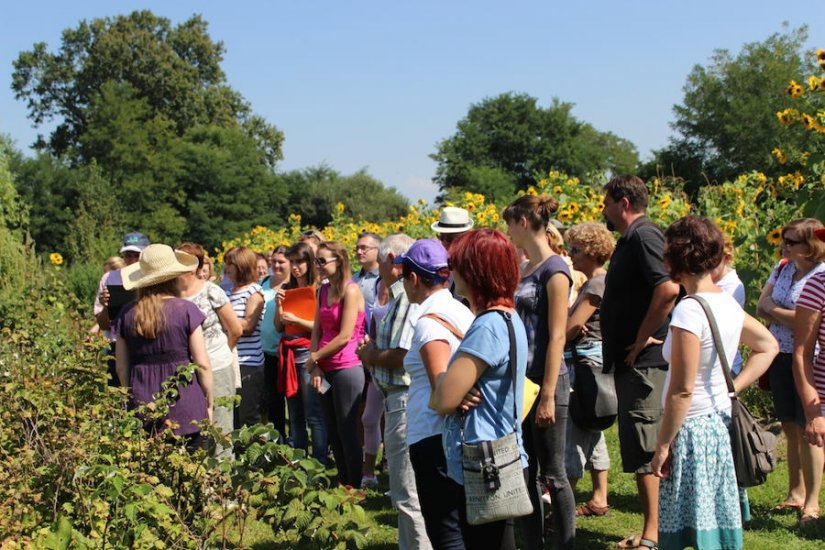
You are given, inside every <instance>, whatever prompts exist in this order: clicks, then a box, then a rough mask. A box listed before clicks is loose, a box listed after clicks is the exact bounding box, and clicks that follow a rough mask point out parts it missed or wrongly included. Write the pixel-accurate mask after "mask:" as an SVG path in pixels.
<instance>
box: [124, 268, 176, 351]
mask: <svg viewBox="0 0 825 550" xmlns="http://www.w3.org/2000/svg"><path fill="white" fill-rule="evenodd" d="M178 295H180V287H179V286H178V278H177V277H175V278H174V279H169V280H168V281H164V282H162V283H158V284H156V285H152V286H147V287H146V288H139V289H138V291H137V297H138V298H137V305H136V306H135V332H136V333H137V334H138V335H139V336H143V337H144V338H146V339H147V340H154V339H155V338H157V337H158V334H160V333H161V332H163V329H164V328H166V319H165V318H164V317H163V301H164V300H163V299H164V297H166V296H178Z"/></svg>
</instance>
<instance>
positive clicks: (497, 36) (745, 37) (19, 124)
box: [0, 0, 825, 200]
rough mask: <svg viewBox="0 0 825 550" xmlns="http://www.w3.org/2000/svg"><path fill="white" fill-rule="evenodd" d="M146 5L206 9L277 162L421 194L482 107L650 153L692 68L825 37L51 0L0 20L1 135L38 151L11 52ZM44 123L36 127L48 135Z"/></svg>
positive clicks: (669, 23)
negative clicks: (607, 134) (437, 158)
mask: <svg viewBox="0 0 825 550" xmlns="http://www.w3.org/2000/svg"><path fill="white" fill-rule="evenodd" d="M135 9H150V10H152V11H153V12H154V13H156V14H158V15H162V16H165V17H168V18H169V19H171V20H172V21H173V22H175V23H177V22H180V21H183V20H185V19H187V18H188V17H190V16H191V15H192V14H193V13H200V14H201V15H202V16H203V17H204V18H205V19H206V20H207V21H208V22H209V32H210V35H211V36H212V38H213V39H214V40H220V41H222V42H223V43H224V46H225V48H226V55H225V59H224V63H223V68H224V70H225V72H226V75H227V78H228V81H229V83H230V85H231V86H232V87H233V88H235V89H236V90H238V91H239V92H240V93H241V94H243V95H244V97H245V98H246V99H247V100H248V101H249V102H250V103H251V104H252V108H253V110H254V111H255V112H257V113H258V114H261V115H263V116H264V117H265V118H266V119H267V120H269V121H270V122H271V123H274V124H275V125H276V126H278V128H280V129H281V130H282V131H283V132H284V134H285V136H286V141H285V144H284V160H283V161H281V163H280V164H279V169H280V170H290V169H296V168H304V167H307V166H315V165H318V164H320V163H325V164H327V165H329V166H330V167H332V168H334V169H336V170H338V171H339V172H342V173H344V174H349V173H352V172H355V171H356V170H359V169H361V168H366V169H367V171H368V172H369V173H370V174H372V175H373V176H375V177H376V178H378V179H379V180H381V181H382V182H383V183H384V184H385V185H388V186H394V187H396V188H397V189H398V190H399V191H401V192H402V193H403V194H404V195H406V196H407V197H409V198H411V199H418V198H424V199H427V200H430V199H432V198H433V197H434V196H435V194H436V188H435V186H434V185H432V184H431V182H430V179H431V178H432V176H433V175H434V172H435V163H434V162H433V161H432V160H430V159H429V157H428V155H429V154H431V153H433V152H434V151H435V147H436V144H437V143H438V142H439V141H440V140H442V139H444V138H446V137H449V136H450V135H451V134H452V133H453V132H454V131H455V125H456V122H457V121H458V120H460V119H461V118H462V117H463V116H464V115H465V114H466V113H467V110H468V108H469V106H470V105H471V104H472V103H477V102H479V101H480V100H482V99H483V98H485V97H490V96H494V95H497V94H499V93H502V92H507V91H516V92H524V93H527V94H529V95H532V96H534V97H537V98H538V99H539V102H540V104H541V105H543V106H547V105H549V104H550V102H551V100H552V98H554V97H558V98H559V99H561V100H563V101H568V102H572V103H574V104H575V105H576V106H575V108H574V110H573V114H574V115H575V116H576V117H577V118H579V119H581V120H584V121H587V122H589V123H591V124H593V125H594V126H595V127H596V128H597V129H599V130H604V131H611V132H614V133H615V134H617V135H619V136H622V137H624V138H627V139H629V140H630V141H632V142H633V143H634V144H635V145H636V147H637V148H638V150H639V152H640V154H641V155H642V157H646V156H649V152H650V150H651V149H655V148H658V147H661V146H663V145H664V144H665V143H666V142H667V138H668V136H669V135H670V134H671V131H670V127H669V125H668V123H669V122H670V121H671V120H672V110H671V108H672V106H673V104H674V103H678V102H680V101H681V98H682V87H683V85H684V83H685V78H686V76H687V74H688V73H689V71H690V70H691V68H692V67H693V66H694V65H695V64H697V63H699V64H706V63H707V62H708V59H709V57H710V55H711V54H712V53H713V50H714V49H717V48H725V49H729V50H731V51H732V52H737V51H739V49H740V48H741V46H742V45H743V44H745V43H747V42H754V41H761V40H764V39H765V38H767V37H768V36H769V35H770V34H772V33H775V32H779V31H781V30H782V23H783V21H787V22H788V23H789V25H790V26H791V27H792V28H795V27H798V26H799V25H802V24H809V25H811V27H812V28H811V29H810V46H811V47H825V29H823V27H822V26H819V27H818V28H817V27H814V25H815V24H817V23H819V24H820V25H821V23H822V22H823V21H825V2H821V1H810V0H808V1H797V0H786V1H785V2H781V3H779V2H775V1H772V2H769V1H763V0H735V1H724V0H715V1H707V0H690V1H662V0H658V1H654V0H640V1H633V2H617V1H615V0H613V1H610V0H590V1H579V2H552V1H549V0H545V1H543V2H540V1H518V0H516V1H513V2H503V1H497V2H494V1H487V0H484V1H469V0H441V1H431V0H423V1H406V2H401V1H391V0H389V1H388V0H385V1H383V2H378V1H350V2H346V1H343V0H342V1H321V0H316V1H308V0H307V1H296V0H290V1H285V0H278V1H269V2H261V1H254V2H253V1H249V2H244V1H239V2H228V1H226V0H219V1H216V0H209V1H199V2H195V1H192V0H175V1H169V0H167V1H164V2H153V1H144V2H135V1H130V0H107V1H106V0H94V1H89V0H76V1H74V2H66V1H65V0H60V1H57V0H43V1H40V2H31V1H29V2H19V3H15V6H14V9H8V8H7V9H5V10H3V12H4V13H3V18H2V21H0V36H2V39H0V132H2V133H5V134H9V135H11V137H12V138H13V139H14V140H15V141H16V142H17V145H18V147H20V148H21V149H24V150H28V145H29V144H31V143H32V142H33V141H34V139H35V137H36V135H37V130H36V129H34V128H32V127H31V123H30V121H29V120H28V119H27V118H26V109H25V105H24V103H23V102H22V101H18V100H15V99H14V96H13V94H12V92H11V89H10V84H11V71H12V61H13V60H14V59H16V57H17V55H18V54H19V52H20V51H22V50H28V49H31V47H32V45H33V44H34V43H35V42H38V41H43V42H46V43H47V44H48V45H49V47H50V49H52V50H55V49H57V48H58V47H59V44H60V33H61V31H62V30H63V29H66V28H69V27H75V26H76V25H77V23H78V22H79V21H80V20H81V19H93V18H95V17H104V16H112V15H117V14H122V13H128V12H130V11H133V10H135ZM47 130H48V128H46V129H41V131H47Z"/></svg>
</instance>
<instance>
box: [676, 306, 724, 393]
mask: <svg viewBox="0 0 825 550" xmlns="http://www.w3.org/2000/svg"><path fill="white" fill-rule="evenodd" d="M685 298H691V299H693V300H696V301H697V302H699V305H700V306H702V309H703V310H704V311H705V316H706V317H707V318H708V324H710V332H711V334H713V344H714V345H715V346H716V354H717V355H718V356H719V362H720V363H721V364H722V372H724V373H725V382H726V383H727V384H728V393H729V394H730V396H731V398H733V399H735V398H736V389H735V388H734V387H733V378H732V377H731V374H730V363H728V356H727V355H725V346H724V345H723V344H722V336H721V335H720V334H719V326H718V325H717V324H716V317H714V316H713V311H711V309H710V304H708V302H707V300H705V299H704V298H702V297H701V296H696V295H693V294H689V295H687V296H685Z"/></svg>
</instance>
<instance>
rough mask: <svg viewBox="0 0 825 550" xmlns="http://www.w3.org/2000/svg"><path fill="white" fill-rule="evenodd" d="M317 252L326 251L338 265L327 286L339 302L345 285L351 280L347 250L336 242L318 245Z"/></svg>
mask: <svg viewBox="0 0 825 550" xmlns="http://www.w3.org/2000/svg"><path fill="white" fill-rule="evenodd" d="M318 250H328V251H329V253H330V254H332V256H333V258H335V260H336V263H337V264H338V266H337V269H336V270H335V273H333V274H332V275H331V276H330V278H329V285H330V287H331V288H332V290H333V291H334V293H335V296H337V297H338V300H339V301H340V300H341V298H342V297H343V296H344V292H345V291H346V289H347V283H348V282H349V281H350V279H352V272H351V271H350V268H349V254H348V253H347V248H346V247H345V246H344V245H343V244H341V243H339V242H338V241H324V242H322V243H321V244H319V245H318Z"/></svg>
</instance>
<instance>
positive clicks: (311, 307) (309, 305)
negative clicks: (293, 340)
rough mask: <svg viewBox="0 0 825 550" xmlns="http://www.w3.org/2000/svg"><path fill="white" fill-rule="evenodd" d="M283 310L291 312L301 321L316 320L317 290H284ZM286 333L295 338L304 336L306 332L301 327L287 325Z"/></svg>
mask: <svg viewBox="0 0 825 550" xmlns="http://www.w3.org/2000/svg"><path fill="white" fill-rule="evenodd" d="M281 308H282V310H283V311H284V312H289V313H291V314H293V315H295V316H296V317H300V318H301V319H307V320H309V321H313V320H315V288H314V287H311V286H305V287H302V288H293V289H290V290H284V301H283V302H281ZM284 333H285V334H287V335H289V336H294V335H296V334H304V333H306V330H305V329H304V328H303V327H301V326H299V325H295V324H293V323H287V325H286V327H285V329H284Z"/></svg>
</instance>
